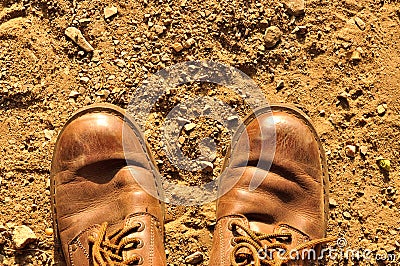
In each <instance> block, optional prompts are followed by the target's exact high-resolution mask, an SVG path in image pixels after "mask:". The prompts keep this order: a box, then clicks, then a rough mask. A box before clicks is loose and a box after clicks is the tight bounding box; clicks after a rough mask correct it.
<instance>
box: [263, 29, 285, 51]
mask: <svg viewBox="0 0 400 266" xmlns="http://www.w3.org/2000/svg"><path fill="white" fill-rule="evenodd" d="M281 38H282V31H281V30H280V29H279V28H278V27H276V26H271V27H269V28H267V29H266V31H265V35H264V41H265V47H267V48H272V47H274V46H275V45H276V44H277V43H278V42H279V41H280V39H281Z"/></svg>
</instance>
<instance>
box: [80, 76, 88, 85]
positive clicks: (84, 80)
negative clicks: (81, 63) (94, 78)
mask: <svg viewBox="0 0 400 266" xmlns="http://www.w3.org/2000/svg"><path fill="white" fill-rule="evenodd" d="M79 80H80V81H81V82H82V83H85V84H86V83H88V82H89V80H90V78H88V77H81V78H80V79H79Z"/></svg>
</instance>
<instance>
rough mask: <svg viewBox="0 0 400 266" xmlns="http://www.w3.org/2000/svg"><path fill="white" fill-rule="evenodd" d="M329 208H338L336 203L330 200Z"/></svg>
mask: <svg viewBox="0 0 400 266" xmlns="http://www.w3.org/2000/svg"><path fill="white" fill-rule="evenodd" d="M329 206H330V207H332V208H336V207H337V206H338V203H337V201H336V200H335V199H332V198H330V199H329Z"/></svg>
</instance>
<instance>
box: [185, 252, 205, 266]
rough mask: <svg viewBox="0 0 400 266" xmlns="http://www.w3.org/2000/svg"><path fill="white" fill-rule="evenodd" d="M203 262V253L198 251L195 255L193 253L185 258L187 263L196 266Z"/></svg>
mask: <svg viewBox="0 0 400 266" xmlns="http://www.w3.org/2000/svg"><path fill="white" fill-rule="evenodd" d="M203 260H204V255H203V253H201V252H199V251H196V252H195V253H193V254H191V255H189V256H187V257H186V258H185V263H188V264H192V265H194V264H199V263H200V262H202V261H203Z"/></svg>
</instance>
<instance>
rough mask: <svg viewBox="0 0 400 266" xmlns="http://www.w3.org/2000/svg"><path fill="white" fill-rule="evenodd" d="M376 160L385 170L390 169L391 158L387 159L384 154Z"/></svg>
mask: <svg viewBox="0 0 400 266" xmlns="http://www.w3.org/2000/svg"><path fill="white" fill-rule="evenodd" d="M376 161H377V162H378V165H379V167H380V168H381V169H382V170H385V171H386V172H389V171H390V160H389V159H385V158H383V157H382V156H379V157H378V158H376Z"/></svg>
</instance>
